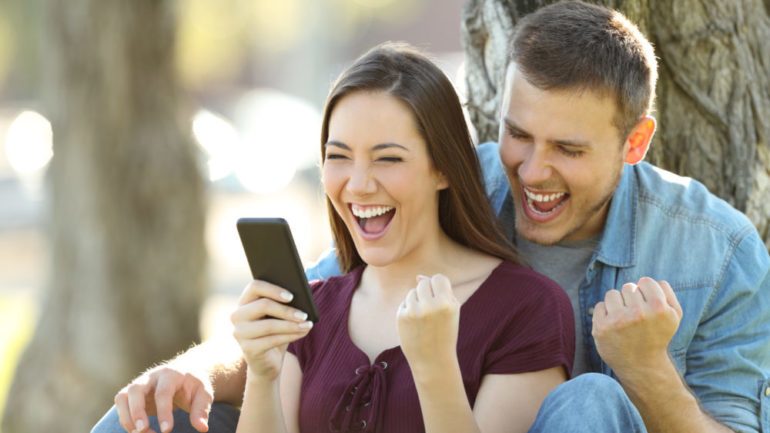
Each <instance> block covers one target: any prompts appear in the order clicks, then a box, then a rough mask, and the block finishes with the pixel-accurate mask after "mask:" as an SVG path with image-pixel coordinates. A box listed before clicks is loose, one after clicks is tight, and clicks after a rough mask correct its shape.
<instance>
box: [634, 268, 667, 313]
mask: <svg viewBox="0 0 770 433" xmlns="http://www.w3.org/2000/svg"><path fill="white" fill-rule="evenodd" d="M639 290H640V291H641V292H642V293H644V298H645V299H646V300H647V305H648V306H649V308H650V310H651V311H652V312H653V313H660V312H663V311H665V309H666V308H668V304H667V302H666V295H665V293H663V289H662V288H661V287H660V285H659V284H658V282H657V281H655V280H653V279H652V278H648V277H643V278H640V279H639Z"/></svg>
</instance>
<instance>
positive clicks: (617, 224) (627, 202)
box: [596, 164, 638, 268]
mask: <svg viewBox="0 0 770 433" xmlns="http://www.w3.org/2000/svg"><path fill="white" fill-rule="evenodd" d="M637 188H638V186H637V185H636V179H635V177H634V168H633V166H632V165H628V164H626V165H624V167H623V174H622V175H621V177H620V182H619V183H618V186H617V188H615V193H614V194H613V196H612V201H611V202H610V210H609V212H608V213H607V219H606V220H605V223H604V232H603V233H602V238H601V241H600V242H599V248H598V251H597V254H596V259H597V260H599V261H601V262H602V263H604V264H607V265H609V266H615V267H618V268H625V267H629V266H634V265H635V264H636V228H637V225H636V224H637V221H636V218H637V212H636V207H637V203H638V200H637V199H636V198H637V191H636V189H637Z"/></svg>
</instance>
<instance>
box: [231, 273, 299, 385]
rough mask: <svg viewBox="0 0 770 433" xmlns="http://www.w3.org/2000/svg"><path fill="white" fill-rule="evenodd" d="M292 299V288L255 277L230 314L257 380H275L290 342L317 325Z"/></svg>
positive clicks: (251, 372) (237, 337)
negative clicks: (290, 303) (288, 288)
mask: <svg viewBox="0 0 770 433" xmlns="http://www.w3.org/2000/svg"><path fill="white" fill-rule="evenodd" d="M292 298H293V295H292V294H291V292H289V291H288V290H285V289H283V288H281V287H278V286H276V285H273V284H270V283H267V282H265V281H260V280H254V281H252V282H251V283H250V284H249V285H248V286H246V288H245V289H243V292H242V293H241V296H240V299H239V300H238V308H237V309H236V310H235V311H234V312H233V313H232V315H231V316H230V320H231V321H232V323H233V326H234V329H233V336H234V337H235V339H236V340H237V341H238V344H240V346H241V350H242V351H243V355H244V358H245V359H246V363H247V364H248V371H249V375H250V376H252V378H254V379H259V380H263V381H269V382H272V381H275V380H276V379H277V378H278V376H279V375H280V372H281V366H282V364H283V358H284V356H285V354H286V348H287V347H288V345H289V343H291V342H292V341H296V340H299V339H300V338H302V337H304V336H305V335H307V333H308V332H309V331H310V329H311V328H312V327H313V322H310V321H308V320H307V314H306V313H305V312H302V311H299V310H297V309H295V308H292V307H290V306H288V305H287V304H288V303H289V302H291V300H292Z"/></svg>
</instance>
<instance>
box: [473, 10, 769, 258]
mask: <svg viewBox="0 0 770 433" xmlns="http://www.w3.org/2000/svg"><path fill="white" fill-rule="evenodd" d="M550 3H554V1H549V0H508V1H505V0H470V2H469V3H468V4H467V6H466V8H465V11H464V17H463V39H464V40H463V42H464V45H465V50H466V58H467V64H466V74H467V85H468V110H469V112H470V117H471V121H472V122H473V124H474V126H475V127H476V130H477V133H478V137H479V141H480V142H483V141H489V140H497V133H498V122H499V119H498V116H499V112H500V100H501V99H500V97H501V95H500V92H501V89H502V87H503V86H502V83H503V79H504V74H505V60H506V53H507V52H508V40H509V36H510V34H511V31H512V29H513V25H514V24H515V23H516V22H517V21H518V19H519V18H520V17H522V16H523V15H525V14H527V13H529V12H532V11H534V10H535V9H537V8H538V7H540V6H543V5H546V4H550ZM592 3H597V4H603V5H605V6H609V7H611V8H614V9H617V10H620V11H621V12H623V14H625V15H626V16H627V17H628V18H629V19H631V20H632V21H633V22H635V23H636V24H637V25H638V26H639V28H640V29H641V30H642V32H644V33H645V34H646V35H647V37H648V38H649V39H650V41H651V42H652V43H653V45H654V46H655V50H656V54H657V56H658V58H659V66H658V68H659V69H658V70H659V75H660V78H659V80H658V88H657V112H656V117H657V118H658V127H659V128H658V132H657V134H656V136H655V140H654V142H653V146H652V148H651V150H650V153H649V154H648V157H647V159H648V160H649V161H650V162H652V163H654V164H656V165H658V166H660V167H663V168H666V169H668V170H671V171H673V172H676V173H679V174H681V175H684V176H690V177H693V178H695V179H698V180H699V181H701V182H703V183H704V184H705V185H706V186H707V187H708V188H709V189H710V190H711V191H712V192H714V193H715V194H716V195H718V196H720V197H722V198H723V199H725V200H726V201H728V202H729V203H730V204H732V205H733V206H735V207H736V208H737V209H738V210H740V211H742V212H745V213H746V214H747V215H748V217H749V218H750V219H751V221H752V222H753V223H754V224H755V225H756V227H757V229H758V230H759V233H760V235H761V236H762V238H763V239H764V240H765V244H766V245H767V246H768V248H770V200H768V197H770V120H769V119H770V77H769V75H770V74H768V71H770V45H768V44H767V41H768V40H770V17H768V9H770V1H768V0H764V1H763V0H737V1H734V2H733V1H731V2H723V1H717V0H713V1H708V0H677V1H670V2H669V1H667V2H651V1H649V0H615V1H613V0H605V1H601V0H599V1H593V2H592Z"/></svg>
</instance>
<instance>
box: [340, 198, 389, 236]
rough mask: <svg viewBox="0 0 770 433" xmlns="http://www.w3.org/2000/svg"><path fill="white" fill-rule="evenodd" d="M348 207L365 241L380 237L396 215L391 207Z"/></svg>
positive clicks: (353, 205)
mask: <svg viewBox="0 0 770 433" xmlns="http://www.w3.org/2000/svg"><path fill="white" fill-rule="evenodd" d="M349 207H350V211H351V212H352V213H353V216H354V217H355V219H356V222H357V223H358V227H359V228H360V229H361V230H360V233H361V235H362V236H363V238H364V239H367V240H374V239H379V238H380V237H382V236H383V235H384V234H385V232H386V231H387V230H388V227H390V222H391V221H392V220H393V216H395V214H396V208H395V207H393V206H382V205H367V206H364V205H358V204H350V205H349Z"/></svg>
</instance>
